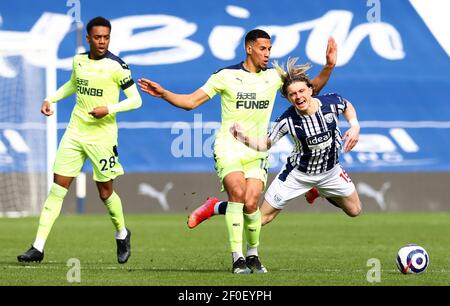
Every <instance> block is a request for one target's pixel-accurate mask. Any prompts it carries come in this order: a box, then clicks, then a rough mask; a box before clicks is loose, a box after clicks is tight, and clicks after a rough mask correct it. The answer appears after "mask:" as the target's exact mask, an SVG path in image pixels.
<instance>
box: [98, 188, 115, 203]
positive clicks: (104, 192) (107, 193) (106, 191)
mask: <svg viewBox="0 0 450 306" xmlns="http://www.w3.org/2000/svg"><path fill="white" fill-rule="evenodd" d="M112 192H113V191H112V189H111V190H110V189H101V190H99V191H98V195H99V197H100V199H101V200H102V201H106V200H107V199H109V197H110V196H111V194H112Z"/></svg>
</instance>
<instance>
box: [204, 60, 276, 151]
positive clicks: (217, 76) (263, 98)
mask: <svg viewBox="0 0 450 306" xmlns="http://www.w3.org/2000/svg"><path fill="white" fill-rule="evenodd" d="M281 85H282V81H281V78H280V76H279V75H278V73H277V72H276V70H275V69H266V70H261V71H259V72H258V73H251V72H249V71H247V70H246V69H245V68H244V66H243V63H242V62H241V63H240V64H237V65H234V66H230V67H227V68H224V69H221V70H218V71H217V72H216V73H214V74H213V75H211V77H210V78H209V79H208V81H207V82H206V84H205V85H203V86H202V87H201V89H202V90H203V91H204V92H205V93H206V94H207V95H208V96H209V97H210V98H212V97H214V96H215V95H216V94H220V95H221V109H222V115H221V116H222V125H221V128H220V130H219V132H218V133H217V135H216V142H215V153H216V155H217V154H219V155H220V154H221V153H223V154H230V153H232V154H236V155H239V156H241V159H246V156H248V158H249V159H257V158H265V157H266V156H267V152H256V151H255V150H253V149H250V148H248V147H246V146H245V145H243V144H241V143H240V142H239V141H237V140H236V139H234V137H233V135H231V133H230V131H229V129H230V127H231V126H232V125H233V124H234V123H235V122H237V123H239V124H240V125H241V126H242V127H243V128H244V131H245V132H246V133H247V135H249V136H252V137H263V136H264V135H267V131H268V127H269V121H270V117H271V114H272V109H273V105H274V102H275V96H276V94H277V91H278V89H279V88H280V87H281Z"/></svg>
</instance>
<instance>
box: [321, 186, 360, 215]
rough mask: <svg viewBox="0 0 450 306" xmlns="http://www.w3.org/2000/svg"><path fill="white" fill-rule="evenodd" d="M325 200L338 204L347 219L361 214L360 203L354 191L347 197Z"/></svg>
mask: <svg viewBox="0 0 450 306" xmlns="http://www.w3.org/2000/svg"><path fill="white" fill-rule="evenodd" d="M327 200H329V201H330V200H331V201H333V202H334V203H336V204H338V205H339V206H340V207H341V208H342V210H343V211H344V212H345V213H346V214H347V215H348V216H349V217H357V216H358V215H359V214H360V213H361V210H362V209H361V201H360V200H359V196H358V193H357V192H356V190H355V191H353V193H352V194H351V195H350V196H348V197H333V198H327Z"/></svg>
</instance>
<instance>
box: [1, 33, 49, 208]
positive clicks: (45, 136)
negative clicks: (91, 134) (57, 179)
mask: <svg viewBox="0 0 450 306" xmlns="http://www.w3.org/2000/svg"><path fill="white" fill-rule="evenodd" d="M8 38H9V39H8V44H3V43H2V44H0V193H1V196H0V217H1V216H7V217H20V216H29V215H38V214H39V213H40V211H41V207H42V205H43V202H44V200H45V198H46V196H47V192H48V190H49V188H50V186H51V183H52V182H53V172H52V166H53V162H54V160H55V154H56V148H57V116H56V104H53V108H54V111H55V113H54V114H53V115H52V116H49V117H45V116H44V115H42V114H41V113H40V107H41V104H42V102H43V100H44V98H45V97H46V96H47V95H48V94H50V93H53V92H55V90H56V85H57V70H56V59H57V52H56V50H55V49H53V48H49V47H47V45H46V44H45V42H43V41H30V40H27V41H23V40H20V39H17V41H14V39H11V37H8ZM48 45H50V46H51V45H52V44H48Z"/></svg>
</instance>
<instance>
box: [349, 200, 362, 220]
mask: <svg viewBox="0 0 450 306" xmlns="http://www.w3.org/2000/svg"><path fill="white" fill-rule="evenodd" d="M361 211H362V209H361V203H359V202H358V203H357V204H356V205H353V206H352V207H351V208H350V209H348V211H347V215H348V216H349V217H352V218H354V217H358V216H359V215H360V214H361Z"/></svg>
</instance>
